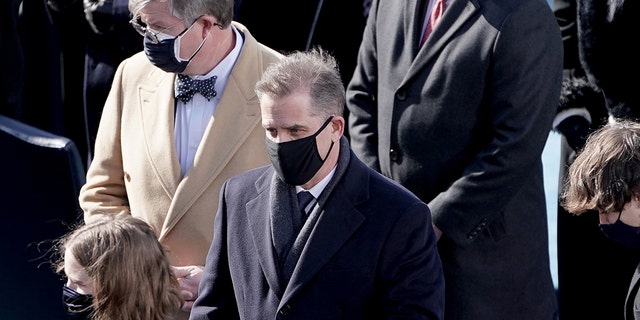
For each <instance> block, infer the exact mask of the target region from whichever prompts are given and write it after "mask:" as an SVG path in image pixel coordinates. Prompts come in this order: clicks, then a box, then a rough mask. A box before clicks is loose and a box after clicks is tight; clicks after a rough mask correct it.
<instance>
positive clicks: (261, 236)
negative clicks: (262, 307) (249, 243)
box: [246, 170, 284, 296]
mask: <svg viewBox="0 0 640 320" xmlns="http://www.w3.org/2000/svg"><path fill="white" fill-rule="evenodd" d="M273 176H274V171H273V170H267V171H266V173H265V174H264V175H262V176H261V177H260V179H258V180H257V181H256V184H255V186H256V189H257V191H258V192H257V193H258V196H257V197H256V198H255V199H253V200H251V201H249V202H248V203H247V204H246V212H247V221H249V227H250V228H251V235H252V237H253V242H254V244H255V246H256V255H257V256H258V260H259V261H260V267H261V268H262V271H263V273H264V275H265V278H266V279H267V282H268V283H269V286H270V287H271V289H272V290H273V291H274V292H275V294H276V295H277V296H282V293H283V290H284V289H283V288H282V287H281V286H280V280H279V277H278V266H277V263H278V257H277V254H276V251H275V249H274V246H273V242H272V233H271V214H266V213H265V208H270V207H271V203H270V201H271V195H270V187H269V186H270V183H271V181H272V179H274V178H275V177H273Z"/></svg>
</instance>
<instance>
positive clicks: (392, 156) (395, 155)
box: [389, 149, 400, 161]
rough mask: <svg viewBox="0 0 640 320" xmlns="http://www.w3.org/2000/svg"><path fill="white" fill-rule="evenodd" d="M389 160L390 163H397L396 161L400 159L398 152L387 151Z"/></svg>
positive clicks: (393, 150)
mask: <svg viewBox="0 0 640 320" xmlns="http://www.w3.org/2000/svg"><path fill="white" fill-rule="evenodd" d="M389 159H391V161H398V159H400V152H399V151H397V150H395V149H391V150H389Z"/></svg>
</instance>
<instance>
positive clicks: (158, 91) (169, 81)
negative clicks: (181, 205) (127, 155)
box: [123, 68, 181, 198]
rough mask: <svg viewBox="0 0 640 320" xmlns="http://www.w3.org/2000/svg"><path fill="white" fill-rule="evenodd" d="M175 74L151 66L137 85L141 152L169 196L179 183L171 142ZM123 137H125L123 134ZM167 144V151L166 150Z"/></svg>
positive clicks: (176, 160)
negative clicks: (142, 80) (144, 153)
mask: <svg viewBox="0 0 640 320" xmlns="http://www.w3.org/2000/svg"><path fill="white" fill-rule="evenodd" d="M174 79H175V75H174V74H171V73H166V72H162V71H160V70H158V69H155V68H154V69H153V70H152V71H151V72H150V73H149V76H148V77H147V78H146V81H144V82H141V83H140V85H139V87H138V93H139V96H138V98H139V99H140V102H139V104H138V105H139V106H140V114H141V123H140V124H139V126H140V127H141V128H142V131H143V134H144V136H145V139H144V141H145V145H144V146H140V152H146V153H147V154H148V159H149V162H151V166H152V167H153V168H155V169H156V170H155V172H154V173H155V174H156V176H157V178H158V183H160V184H162V186H163V189H164V190H166V192H167V196H168V197H169V198H172V197H173V194H174V193H175V191H176V189H177V188H178V184H179V183H180V176H181V173H180V163H179V162H178V156H177V153H176V149H175V144H173V143H172V142H173V141H174V139H173V131H174V125H173V122H174V112H173V111H174V98H173V83H174ZM123 138H125V139H126V137H123ZM167 148H169V149H170V152H167Z"/></svg>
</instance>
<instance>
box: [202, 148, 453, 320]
mask: <svg viewBox="0 0 640 320" xmlns="http://www.w3.org/2000/svg"><path fill="white" fill-rule="evenodd" d="M345 144H346V141H345ZM343 151H344V149H343V150H341V152H343ZM274 174H275V172H274V170H273V167H272V166H267V167H262V168H258V169H255V170H252V171H249V172H247V173H245V174H241V175H239V176H237V177H235V178H232V179H230V180H228V182H226V183H225V184H224V186H223V187H222V191H221V192H222V193H221V196H220V205H219V210H218V214H217V216H216V221H215V231H214V240H213V244H212V246H211V249H210V251H209V255H208V256H207V262H206V265H205V272H204V276H203V279H202V282H201V284H200V291H199V292H200V293H199V298H198V300H197V301H196V303H195V305H194V307H193V310H192V312H191V318H190V319H193V320H196V319H225V320H228V319H238V318H240V319H280V318H287V319H304V320H313V319H349V320H357V319H392V318H393V319H398V318H400V317H402V318H403V319H441V317H442V311H443V310H442V309H443V303H444V292H443V290H444V283H443V276H442V269H441V264H440V260H439V257H438V253H437V249H436V247H435V246H436V238H435V235H434V233H433V231H432V228H431V219H430V215H429V210H428V208H427V206H426V205H425V204H424V203H423V202H421V201H420V200H419V199H418V198H416V197H415V196H413V195H412V194H411V193H409V192H407V191H406V190H405V189H404V188H402V187H400V186H399V185H397V184H395V183H394V182H392V181H390V180H388V179H387V178H384V177H383V176H381V175H379V174H377V173H376V172H375V171H373V170H371V169H369V168H367V167H366V166H365V165H364V164H363V163H362V162H361V161H360V160H358V159H357V158H356V157H355V156H353V155H351V161H350V162H349V163H348V167H347V169H346V173H345V175H344V176H343V177H342V178H341V179H340V180H339V181H338V182H337V184H336V186H335V188H334V189H333V192H332V193H330V195H329V197H328V199H327V200H326V203H325V204H324V206H323V210H324V211H323V212H322V213H321V214H320V216H319V218H318V220H317V223H316V225H315V227H314V230H313V231H312V233H311V235H310V238H309V240H308V242H307V244H306V248H305V249H304V250H303V252H302V254H301V258H300V260H299V262H298V265H297V266H296V269H295V270H294V272H293V276H292V278H291V280H290V282H289V284H288V286H286V287H285V286H282V285H280V279H279V277H278V267H277V263H276V262H275V261H276V257H275V253H274V249H273V247H274V245H273V242H272V232H271V228H270V223H271V222H270V213H269V209H268V208H270V206H271V205H272V204H271V201H272V200H271V199H270V189H271V188H272V181H273V179H274ZM334 178H335V176H334ZM321 198H322V196H321ZM320 200H321V199H320ZM285 316H286V317H285Z"/></svg>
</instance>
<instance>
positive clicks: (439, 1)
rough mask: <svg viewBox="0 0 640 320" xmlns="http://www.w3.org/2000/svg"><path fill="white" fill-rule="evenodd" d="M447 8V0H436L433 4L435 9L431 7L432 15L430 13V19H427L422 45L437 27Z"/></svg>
mask: <svg viewBox="0 0 640 320" xmlns="http://www.w3.org/2000/svg"><path fill="white" fill-rule="evenodd" d="M444 9H445V0H436V3H435V4H434V5H433V9H431V15H429V20H427V27H426V28H425V29H424V34H423V35H422V39H421V40H420V46H422V45H423V44H424V43H425V41H427V38H428V37H429V35H430V34H431V31H433V28H435V26H436V24H437V23H438V21H439V20H440V18H441V17H442V14H443V13H444Z"/></svg>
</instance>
